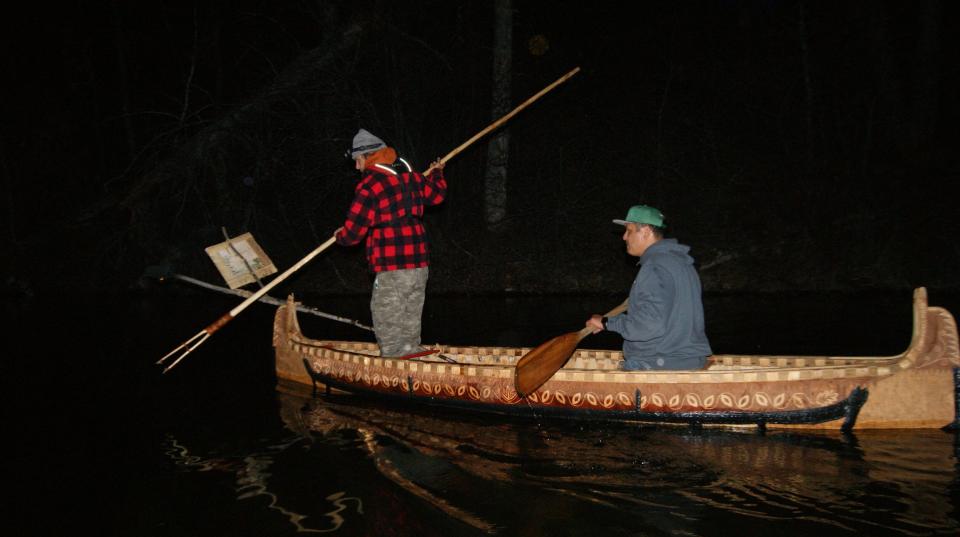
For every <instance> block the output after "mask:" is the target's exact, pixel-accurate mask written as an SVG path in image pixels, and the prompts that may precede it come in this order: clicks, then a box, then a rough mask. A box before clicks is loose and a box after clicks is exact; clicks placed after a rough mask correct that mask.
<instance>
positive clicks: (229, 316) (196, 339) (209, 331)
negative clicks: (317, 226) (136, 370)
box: [157, 233, 337, 373]
mask: <svg viewBox="0 0 960 537" xmlns="http://www.w3.org/2000/svg"><path fill="white" fill-rule="evenodd" d="M336 240H337V235H336V233H334V234H333V236H332V237H330V238H329V239H327V241H326V242H324V243H323V244H321V245H320V246H318V247H317V248H316V249H315V250H314V251H312V252H310V253H309V254H307V255H306V257H304V258H303V259H301V260H300V261H297V263H296V264H295V265H293V266H292V267H290V268H288V269H287V270H286V271H285V272H284V273H283V274H281V275H279V276H277V277H276V278H274V279H273V281H271V282H270V283H268V284H267V285H265V286H263V287H261V288H260V290H259V291H257V292H256V293H254V294H252V295H250V296H249V297H247V299H246V300H244V301H243V302H241V303H240V305H239V306H237V307H235V308H233V309H232V310H230V311H228V312H227V313H225V314H224V315H223V317H220V318H219V319H217V320H216V321H214V322H213V323H211V324H210V326H208V327H206V328H204V329H203V330H201V331H199V332H197V334H196V335H194V336H193V337H192V338H190V339H188V340H186V341H184V342H183V343H181V344H180V346H179V347H177V348H175V349H173V350H172V351H170V352H169V353H167V355H166V356H164V357H163V358H161V359H159V360H157V364H158V365H159V364H162V363H163V362H165V361H166V360H167V358H170V357H171V356H173V355H174V354H176V353H178V352H180V351H182V352H180V355H179V356H178V357H177V359H176V360H174V361H173V362H172V363H171V364H170V365H168V366H167V367H166V368H165V369H164V370H163V372H164V373H166V372H167V371H170V370H171V369H173V368H174V366H176V365H177V364H178V363H180V360H183V359H184V358H186V356H187V355H188V354H190V353H191V352H193V350H194V349H196V348H197V347H199V346H200V344H201V343H203V342H204V341H206V340H207V338H209V337H210V336H212V335H213V333H214V332H216V331H217V330H220V329H221V328H223V325H225V324H227V323H229V322H230V321H232V320H233V319H234V317H236V316H237V315H240V312H242V311H243V310H245V309H247V306H249V305H250V304H253V303H254V302H256V301H257V300H259V299H260V297H262V296H263V295H265V294H267V292H268V291H270V290H271V289H273V288H274V287H276V286H277V284H279V283H280V282H282V281H283V280H285V279H287V277H288V276H290V275H291V274H293V273H294V272H296V271H298V270H300V268H301V267H303V266H304V265H306V264H307V263H309V262H310V260H311V259H313V258H314V257H317V256H318V255H320V252H322V251H324V250H326V249H327V248H329V247H330V245H331V244H333V243H334V242H335V241H336Z"/></svg>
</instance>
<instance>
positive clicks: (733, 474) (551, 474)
mask: <svg viewBox="0 0 960 537" xmlns="http://www.w3.org/2000/svg"><path fill="white" fill-rule="evenodd" d="M291 389H293V388H291ZM277 398H278V403H279V406H278V408H279V417H280V418H281V419H282V422H283V425H284V427H285V431H286V433H287V435H288V436H285V437H284V438H283V439H275V440H274V441H272V442H270V443H269V445H267V444H265V445H264V446H263V447H262V448H260V449H258V450H256V452H255V453H252V454H251V453H246V454H237V455H235V456H232V457H231V456H226V457H224V456H219V457H209V456H207V457H205V456H198V455H197V454H196V453H188V451H187V450H186V449H185V448H183V449H180V450H179V451H178V450H177V449H175V445H176V443H175V442H173V441H171V446H170V447H171V449H170V456H171V457H172V458H174V459H176V460H177V461H178V463H179V464H180V465H182V467H183V468H184V469H189V468H193V469H194V470H196V471H201V470H203V471H210V470H218V471H223V472H227V473H229V474H231V475H232V476H233V480H234V483H235V490H236V493H237V498H238V499H240V500H246V499H254V498H256V497H259V498H260V499H261V500H264V499H266V500H267V501H266V503H265V506H266V508H268V509H272V510H275V511H277V512H280V513H282V514H283V516H284V517H285V519H286V520H287V524H288V525H289V527H290V528H292V529H294V530H295V531H297V532H304V531H308V532H320V531H333V530H335V531H336V532H337V533H338V534H350V535H354V534H356V535H363V534H384V528H392V532H393V533H396V534H410V533H409V532H410V531H413V530H414V529H416V531H417V532H418V533H419V534H426V535H450V534H451V532H456V534H458V535H461V534H490V533H497V534H504V535H554V534H563V535H588V534H590V535H593V534H597V533H601V532H602V533H604V534H613V535H636V534H648V535H656V534H667V533H669V534H679V535H724V534H728V533H730V532H735V533H737V534H759V533H761V532H763V533H769V532H770V530H771V526H770V524H772V523H776V524H777V525H776V526H775V527H776V533H777V534H780V535H810V534H815V533H816V534H821V535H839V534H850V533H857V534H860V533H863V534H870V535H884V534H890V535H917V534H922V535H931V534H942V535H955V534H956V533H957V531H958V530H960V524H958V518H957V511H956V491H957V488H958V487H957V477H956V476H957V470H956V468H955V465H956V458H955V449H956V445H955V438H954V437H953V436H951V435H948V434H946V433H943V432H940V431H915V432H895V431H871V432H864V433H859V434H858V435H857V436H856V437H854V436H843V435H841V434H839V433H833V432H830V433H827V432H823V433H799V432H779V431H777V432H768V433H766V434H758V433H756V432H743V431H730V430H713V429H704V430H692V429H689V428H669V427H657V428H637V427H626V426H620V427H614V426H611V425H609V424H605V425H603V426H602V427H601V426H596V427H593V426H590V425H589V424H579V425H578V426H570V425H568V424H566V425H565V424H560V423H540V424H531V423H529V422H505V421H491V420H490V418H484V419H476V418H473V417H470V416H461V415H451V414H437V413H423V412H422V411H418V410H417V409H408V408H399V407H385V406H382V405H379V404H376V403H369V402H364V401H362V400H358V399H356V398H353V397H350V396H341V397H336V396H332V397H326V398H318V399H313V398H310V397H309V396H308V395H307V394H304V393H302V392H288V391H281V392H278V394H277ZM181 447H182V446H181ZM261 504H264V502H262V501H261ZM338 517H339V518H338ZM786 521H789V524H784V522H786ZM389 533H391V532H389V531H388V532H387V534H389Z"/></svg>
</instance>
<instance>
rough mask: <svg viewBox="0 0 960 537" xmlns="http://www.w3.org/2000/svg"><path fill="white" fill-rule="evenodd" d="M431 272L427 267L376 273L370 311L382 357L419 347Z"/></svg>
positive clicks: (401, 353)
mask: <svg viewBox="0 0 960 537" xmlns="http://www.w3.org/2000/svg"><path fill="white" fill-rule="evenodd" d="M428 274H429V270H428V267H421V268H415V269H405V270H388V271H384V272H378V273H377V277H376V279H374V280H373V295H372V296H371V297H370V313H371V314H372V315H373V331H374V333H375V334H376V336H377V345H379V346H380V355H381V356H404V355H406V354H411V353H414V352H417V351H418V350H420V316H421V314H422V313H423V299H424V294H425V292H426V289H427V276H428Z"/></svg>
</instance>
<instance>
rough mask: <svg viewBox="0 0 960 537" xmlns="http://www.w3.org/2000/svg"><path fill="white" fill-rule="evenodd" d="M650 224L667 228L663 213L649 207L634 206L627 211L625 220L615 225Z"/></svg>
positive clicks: (615, 221)
mask: <svg viewBox="0 0 960 537" xmlns="http://www.w3.org/2000/svg"><path fill="white" fill-rule="evenodd" d="M631 222H632V223H634V224H649V225H651V226H657V227H667V226H666V224H664V223H663V213H661V212H660V211H658V210H657V209H654V208H653V207H650V206H647V205H634V206H633V207H630V210H628V211H627V216H626V218H624V219H623V220H614V221H613V223H614V224H620V225H621V226H625V225H627V224H628V223H631Z"/></svg>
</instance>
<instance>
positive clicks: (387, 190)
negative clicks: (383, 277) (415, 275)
mask: <svg viewBox="0 0 960 537" xmlns="http://www.w3.org/2000/svg"><path fill="white" fill-rule="evenodd" d="M396 165H397V166H398V167H399V168H401V169H402V171H399V172H396V171H394V169H392V168H390V167H389V166H385V165H379V164H378V165H375V166H372V167H370V168H367V169H366V170H364V171H363V173H364V175H363V179H361V180H360V183H358V184H357V188H356V194H355V196H354V199H353V203H351V204H350V209H349V210H348V211H347V218H346V221H345V222H344V224H343V229H342V230H340V232H339V233H337V243H338V244H342V245H344V246H350V245H353V244H357V243H358V242H360V239H362V238H363V237H364V236H366V237H367V261H369V262H370V268H371V269H372V270H373V271H374V272H382V271H386V270H399V269H411V268H419V267H426V266H427V265H429V261H430V260H429V253H430V248H429V245H428V244H427V237H426V230H425V229H424V227H423V222H422V221H421V219H422V218H423V208H424V206H429V205H437V204H439V203H441V202H442V201H443V199H444V197H445V196H446V194H447V181H446V179H444V177H443V170H434V171H433V172H432V173H430V175H426V176H424V175H421V174H420V173H417V172H414V171H410V170H409V166H404V165H405V163H403V164H401V161H399V160H398V162H397V163H396Z"/></svg>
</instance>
